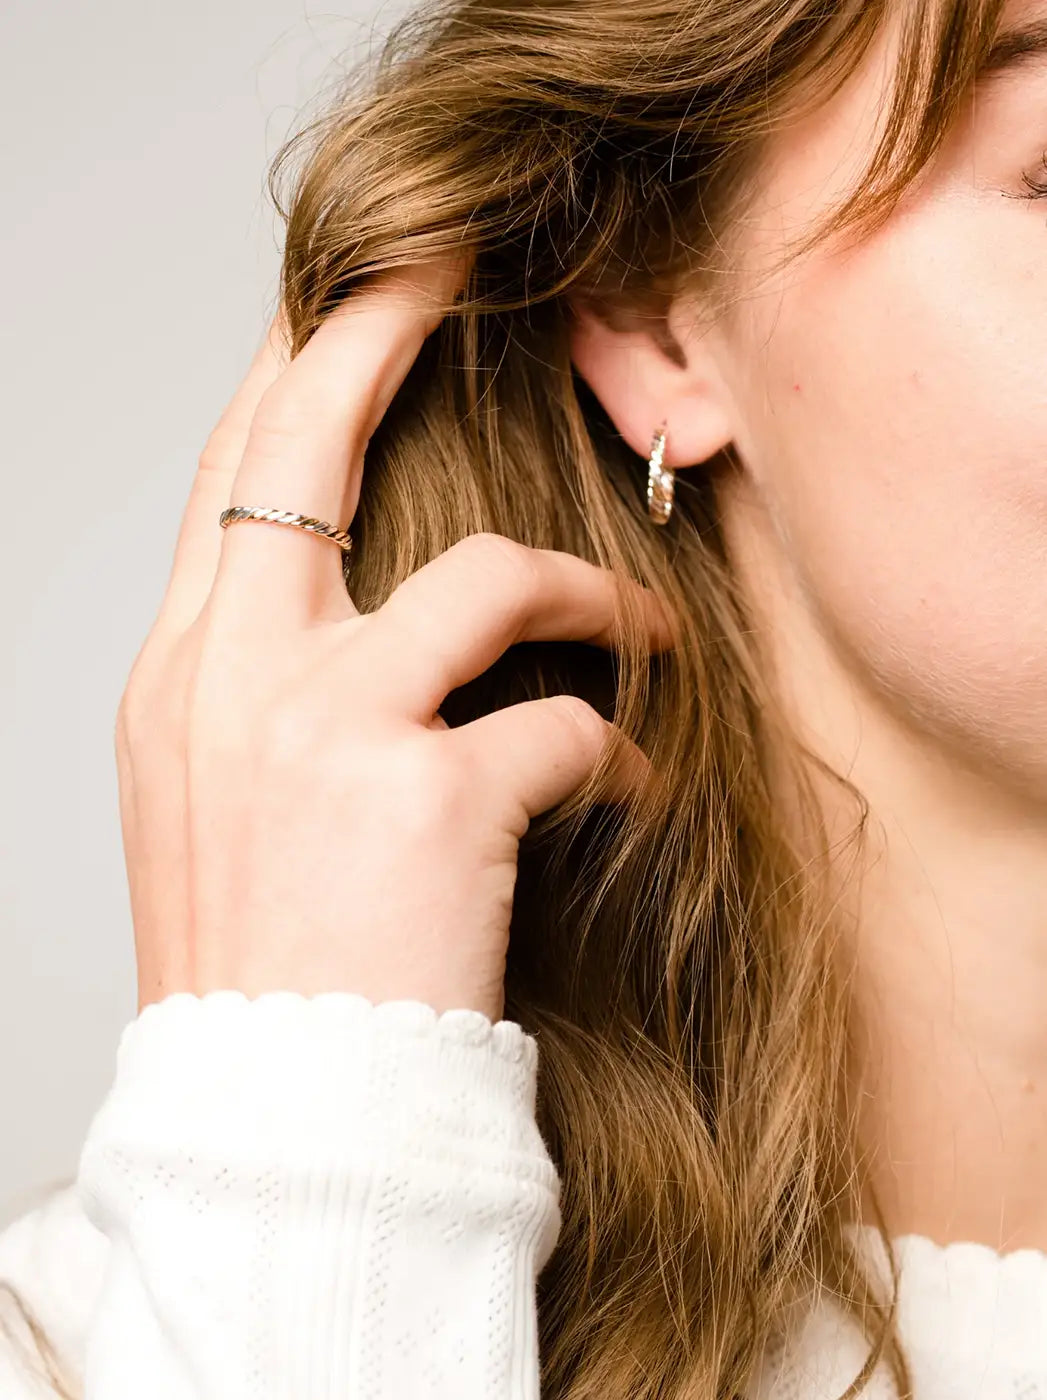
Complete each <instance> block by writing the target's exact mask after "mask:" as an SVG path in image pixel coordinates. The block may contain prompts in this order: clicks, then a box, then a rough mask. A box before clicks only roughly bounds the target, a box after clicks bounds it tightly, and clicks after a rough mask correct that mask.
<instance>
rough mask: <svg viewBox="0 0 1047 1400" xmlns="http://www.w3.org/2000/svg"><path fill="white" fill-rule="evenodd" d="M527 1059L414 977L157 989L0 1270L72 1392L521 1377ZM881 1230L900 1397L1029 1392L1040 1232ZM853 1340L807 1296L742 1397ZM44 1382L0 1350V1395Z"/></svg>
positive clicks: (531, 1249)
mask: <svg viewBox="0 0 1047 1400" xmlns="http://www.w3.org/2000/svg"><path fill="white" fill-rule="evenodd" d="M537 1058H538V1049H537V1044H536V1042H535V1040H534V1039H533V1037H531V1036H528V1035H526V1034H525V1033H524V1032H523V1031H522V1030H521V1028H520V1027H519V1026H518V1025H516V1024H515V1023H514V1022H510V1021H500V1022H498V1023H497V1024H495V1025H493V1026H492V1025H491V1023H490V1021H488V1020H487V1018H486V1017H485V1016H483V1015H482V1014H481V1013H480V1012H477V1011H468V1010H459V1011H448V1012H445V1013H444V1014H442V1015H440V1016H437V1014H436V1012H435V1011H434V1010H433V1009H432V1008H430V1007H428V1006H426V1005H424V1004H423V1003H422V1002H417V1001H397V1002H383V1003H381V1004H379V1005H377V1006H375V1005H373V1004H372V1003H371V1002H369V1001H367V1000H366V999H365V998H364V997H361V996H355V995H351V994H346V993H329V994H326V995H322V996H316V997H311V998H305V997H302V996H298V995H297V994H294V993H291V992H275V993H267V994H265V995H263V996H260V997H257V998H255V999H253V1000H249V999H248V998H246V997H244V996H242V995H241V994H240V993H238V992H232V991H228V992H224V991H223V992H212V993H209V994H208V995H207V996H205V997H202V998H198V997H194V996H190V995H187V994H181V993H180V994H178V995H174V996H170V997H167V998H166V999H165V1000H163V1001H161V1002H159V1003H157V1004H155V1005H153V1006H149V1007H147V1008H146V1009H145V1010H144V1011H143V1012H142V1013H141V1015H139V1016H138V1017H137V1019H136V1020H134V1021H132V1022H131V1024H130V1025H128V1026H127V1027H126V1028H125V1030H124V1032H123V1035H122V1037H121V1040H120V1045H119V1050H118V1053H117V1068H116V1076H115V1081H114V1083H113V1086H112V1088H111V1090H110V1092H109V1094H108V1096H107V1098H106V1099H105V1101H104V1102H103V1104H102V1106H101V1108H100V1109H99V1110H98V1113H97V1114H96V1116H95V1118H94V1120H93V1122H92V1124H91V1127H90V1130H89V1132H88V1135H87V1139H86V1142H85V1144H84V1148H83V1153H82V1156H81V1160H80V1170H79V1175H78V1179H77V1182H76V1185H75V1186H74V1187H70V1188H67V1189H66V1190H64V1191H61V1192H59V1193H57V1194H55V1195H53V1196H52V1197H51V1198H50V1199H49V1200H48V1201H47V1202H45V1203H44V1204H43V1205H41V1206H38V1207H37V1208H36V1209H34V1210H32V1211H30V1212H29V1213H28V1214H25V1215H23V1216H21V1217H20V1218H19V1219H17V1220H16V1221H15V1223H13V1224H12V1225H10V1226H8V1228H7V1230H6V1231H5V1232H4V1233H3V1234H2V1235H0V1278H6V1279H9V1280H11V1281H12V1282H13V1283H15V1285H16V1286H17V1287H18V1289H19V1290H20V1292H21V1293H22V1294H23V1296H24V1297H25V1298H26V1300H27V1301H28V1302H29V1303H30V1305H31V1306H32V1307H33V1308H34V1309H35V1310H36V1311H37V1313H38V1315H39V1317H40V1319H41V1321H42V1322H43V1324H44V1325H45V1327H46V1328H47V1329H48V1331H49V1332H50V1334H51V1336H52V1338H53V1339H54V1341H55V1342H56V1343H57V1345H58V1347H59V1348H60V1349H61V1351H62V1352H63V1353H64V1354H65V1356H66V1357H67V1358H68V1360H69V1364H70V1366H71V1369H72V1371H73V1373H74V1375H79V1376H82V1378H83V1385H84V1393H85V1395H86V1397H87V1400H335V1397H338V1400H538V1346H537V1333H536V1309H535V1281H536V1278H537V1275H538V1273H539V1271H540V1270H541V1268H542V1266H543V1265H544V1263H545V1262H546V1260H547V1259H548V1257H549V1255H550V1254H551V1252H552V1249H553V1246H554V1244H555V1242H556V1237H557V1233H558V1229H559V1224H560V1214H559V1208H558V1192H559V1182H558V1178H557V1173H556V1170H555V1167H554V1165H553V1163H552V1161H551V1159H550V1157H549V1154H548V1152H547V1149H546V1147H545V1144H544V1143H543V1141H542V1138H541V1136H540V1134H539V1132H538V1129H537V1126H536V1122H535V1118H534V1105H535V1085H536V1071H537ZM863 1238H866V1239H867V1240H868V1242H869V1243H870V1247H871V1248H873V1247H877V1246H874V1243H873V1242H874V1240H875V1237H874V1236H873V1235H872V1233H871V1232H865V1233H864V1234H863ZM900 1249H901V1256H902V1284H901V1314H900V1325H901V1329H902V1337H903V1340H904V1342H905V1344H906V1347H907V1351H908V1355H909V1358H910V1362H911V1365H912V1368H913V1372H914V1379H915V1387H916V1396H917V1400H1047V1255H1045V1254H1043V1253H1040V1252H1038V1251H1034V1250H1019V1251H1017V1252H1013V1253H1010V1254H1005V1255H1001V1254H997V1253H994V1252H993V1251H991V1250H989V1249H988V1248H986V1247H985V1246H982V1245H971V1244H954V1245H949V1246H946V1247H940V1246H937V1245H934V1244H931V1243H930V1242H929V1241H927V1240H924V1239H920V1238H917V1237H913V1236H910V1237H907V1238H906V1239H904V1240H903V1241H901V1242H900ZM863 1357H864V1351H863V1346H862V1344H861V1341H860V1339H859V1338H858V1337H857V1335H856V1334H855V1332H854V1331H853V1329H852V1328H851V1326H850V1324H848V1323H846V1322H845V1321H844V1319H843V1316H842V1314H841V1313H840V1312H839V1311H838V1310H837V1309H835V1308H834V1307H833V1306H832V1305H831V1303H829V1302H828V1301H824V1302H822V1303H819V1304H817V1305H816V1306H812V1307H811V1309H810V1310H809V1311H808V1312H807V1314H806V1316H805V1319H803V1320H801V1321H800V1322H799V1323H798V1325H797V1326H796V1328H795V1329H794V1331H793V1334H792V1336H791V1340H790V1343H789V1345H788V1346H787V1347H786V1348H784V1349H780V1350H779V1351H777V1352H776V1353H775V1354H774V1355H773V1356H768V1358H767V1363H766V1366H765V1367H764V1371H763V1374H762V1377H761V1378H760V1380H759V1382H758V1384H757V1388H756V1390H755V1392H754V1394H755V1397H757V1400H801V1397H802V1400H828V1397H836V1396H839V1395H841V1394H842V1393H843V1392H844V1390H846V1388H847V1385H848V1383H849V1382H850V1381H851V1380H852V1379H853V1377H854V1376H855V1374H856V1373H857V1371H858V1370H859V1369H860V1366H861V1362H862V1360H863ZM44 1393H45V1392H44V1391H42V1390H40V1389H38V1388H37V1387H36V1386H35V1385H34V1383H33V1382H32V1381H31V1380H30V1379H29V1377H28V1376H27V1375H26V1374H25V1373H24V1371H23V1368H22V1366H21V1365H20V1363H19V1361H18V1359H17V1353H16V1350H15V1349H14V1348H11V1347H8V1348H7V1349H6V1350H5V1351H4V1352H3V1353H0V1397H2V1400H29V1397H36V1396H39V1395H42V1394H44ZM892 1394H893V1391H892V1390H891V1388H890V1386H889V1383H888V1380H887V1377H886V1373H880V1374H878V1376H877V1379H876V1381H875V1383H874V1384H873V1385H872V1387H871V1388H870V1389H869V1391H868V1395H869V1397H870V1400H882V1397H887V1396H890V1395H892ZM609 1400H610V1398H609Z"/></svg>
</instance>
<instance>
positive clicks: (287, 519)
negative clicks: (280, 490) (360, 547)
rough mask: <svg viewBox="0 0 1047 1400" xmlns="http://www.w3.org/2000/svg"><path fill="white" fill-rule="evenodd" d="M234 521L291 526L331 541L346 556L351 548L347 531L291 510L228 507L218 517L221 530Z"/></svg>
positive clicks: (350, 540)
mask: <svg viewBox="0 0 1047 1400" xmlns="http://www.w3.org/2000/svg"><path fill="white" fill-rule="evenodd" d="M234 520H267V521H271V522H272V523H273V524H274V525H293V526H295V528H296V529H299V530H308V531H309V532H310V534H313V535H320V536H322V537H323V538H324V539H326V540H333V541H334V543H335V544H336V545H338V547H339V548H340V549H342V550H343V551H344V552H345V553H346V554H348V553H349V551H350V550H351V549H352V547H353V541H352V536H351V535H350V534H349V531H348V530H340V529H339V528H338V526H337V525H331V524H330V523H329V522H328V521H326V520H317V519H316V518H315V517H314V516H312V515H299V514H298V512H297V511H293V510H275V509H272V508H271V507H268V506H229V507H228V508H227V509H226V510H223V511H222V513H221V515H220V516H219V517H218V523H219V524H220V525H221V527H222V529H223V530H224V529H225V528H226V526H227V525H231V524H232V523H233V521H234Z"/></svg>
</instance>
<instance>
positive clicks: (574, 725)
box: [546, 694, 610, 748]
mask: <svg viewBox="0 0 1047 1400" xmlns="http://www.w3.org/2000/svg"><path fill="white" fill-rule="evenodd" d="M546 706H547V707H548V710H549V713H551V714H552V716H553V717H554V719H555V721H556V722H557V723H559V724H562V725H563V726H564V727H565V728H567V729H569V730H571V731H572V732H573V733H575V734H576V735H577V736H578V737H579V738H580V739H582V740H583V741H584V742H585V743H586V744H587V745H589V746H590V747H593V748H599V747H602V745H603V744H604V743H606V741H607V738H608V733H609V730H610V725H609V724H608V723H607V721H606V720H605V719H604V717H603V716H602V715H601V714H600V712H599V711H598V710H596V709H594V708H593V706H592V705H590V704H589V702H588V701H587V700H583V699H582V698H581V696H580V695H569V694H564V695H550V696H549V697H548V699H547V700H546Z"/></svg>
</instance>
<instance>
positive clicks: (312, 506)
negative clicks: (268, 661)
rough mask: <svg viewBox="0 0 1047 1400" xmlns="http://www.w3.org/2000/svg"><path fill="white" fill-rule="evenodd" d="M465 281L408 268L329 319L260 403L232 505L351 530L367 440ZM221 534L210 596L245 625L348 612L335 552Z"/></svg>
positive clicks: (297, 540) (283, 533)
mask: <svg viewBox="0 0 1047 1400" xmlns="http://www.w3.org/2000/svg"><path fill="white" fill-rule="evenodd" d="M461 281H462V269H461V267H460V266H459V265H458V263H453V264H450V265H448V264H445V263H443V262H438V263H427V264H424V265H415V266H412V267H409V268H400V269H397V270H396V271H395V272H393V273H385V274H383V275H382V276H381V278H380V279H379V280H378V281H377V282H376V284H374V285H373V286H370V287H368V288H367V289H366V290H364V291H361V292H355V293H353V294H352V295H351V296H350V297H349V298H348V300H347V301H346V302H344V303H343V305H342V306H340V307H339V308H338V309H337V310H336V311H333V312H331V313H330V314H329V315H328V316H327V318H326V319H325V320H324V321H323V322H322V323H321V324H320V326H319V327H318V328H317V330H316V331H315V332H314V333H313V335H312V336H311V338H310V340H309V342H308V344H307V345H306V346H305V347H304V349H303V350H302V351H301V353H300V354H299V355H297V356H296V357H295V359H294V360H292V362H291V364H290V365H289V366H288V367H287V369H286V370H284V372H283V373H282V374H281V375H280V376H279V378H278V379H277V380H276V381H275V382H274V383H273V384H272V385H270V386H269V388H268V389H266V391H265V392H264V393H263V395H262V398H261V400H260V402H259V404H258V408H257V410H256V412H255V415H254V419H253V421H252V423H251V427H250V431H249V433H248V439H247V445H246V448H245V450H244V454H243V458H242V460H241V462H240V466H239V468H238V470H237V473H236V477H235V479H234V482H233V490H232V504H234V505H238V506H246V507H263V508H272V509H276V510H289V511H296V512H299V513H301V514H302V515H306V516H312V517H314V518H317V519H320V520H324V521H327V522H329V523H331V524H334V525H337V526H338V527H339V528H341V529H346V528H347V526H348V523H349V521H350V520H351V519H352V516H353V514H354V512H355V510H356V504H357V501H358V499H359V494H360V481H361V476H362V469H363V456H364V450H365V448H366V446H367V442H368V440H369V438H370V437H371V434H372V433H373V432H374V430H375V428H376V427H377V425H378V423H379V422H380V420H381V418H382V415H383V414H384V413H385V411H386V409H387V408H388V406H389V403H390V402H391V401H392V398H393V396H394V395H395V393H396V391H397V389H398V388H399V386H400V385H401V384H402V382H403V380H404V378H405V377H406V375H407V372H408V370H409V369H410V367H411V365H412V364H413V362H414V360H415V358H416V357H417V354H418V351H419V349H420V348H421V345H422V343H423V341H424V340H425V338H426V336H428V335H429V334H430V333H431V332H432V331H433V330H434V329H435V328H436V327H437V326H438V325H439V323H440V321H441V320H442V318H443V314H444V308H445V306H446V304H447V303H448V302H449V301H450V300H451V299H452V298H453V296H454V293H455V291H456V290H457V288H458V286H459V285H460V284H461ZM223 533H224V538H223V540H222V547H221V555H220V558H219V563H218V570H217V574H216V577H215V586H214V595H213V596H214V602H215V605H216V607H220V608H228V609H230V610H232V611H233V612H234V613H235V614H236V619H237V621H238V623H241V624H242V623H244V622H245V621H250V620H253V621H254V622H256V623H258V624H259V625H261V626H263V627H266V628H268V627H270V626H271V625H272V624H273V623H274V622H278V621H280V622H283V623H285V624H287V623H290V624H292V625H303V624H305V623H307V622H309V621H314V620H316V619H317V618H318V617H321V616H328V617H330V616H332V615H333V616H346V615H351V614H352V612H353V607H352V603H351V601H350V600H349V598H348V595H347V594H346V590H345V585H344V582H343V574H342V558H341V550H340V548H339V547H338V546H337V545H336V544H334V543H332V542H331V541H329V540H326V539H323V538H318V537H316V536H315V535H313V534H312V533H310V532H308V531H305V530H300V529H294V528H289V527H288V526H286V525H280V524H277V523H275V522H273V523H271V522H264V521H261V522H260V521H255V522H238V523H235V524H234V525H232V526H231V527H230V528H229V529H227V530H226V531H224V532H223Z"/></svg>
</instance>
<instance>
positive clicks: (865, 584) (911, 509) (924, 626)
mask: <svg viewBox="0 0 1047 1400" xmlns="http://www.w3.org/2000/svg"><path fill="white" fill-rule="evenodd" d="M994 201H995V202H994ZM1001 206H1002V207H1001ZM1044 222H1045V220H1044V218H1043V217H1042V206H1038V207H1034V208H1033V207H1030V206H1029V205H1027V204H1019V205H1012V204H1011V203H1010V202H1009V201H1004V200H1003V199H1002V197H1001V196H1000V195H998V194H996V195H995V196H992V195H989V194H981V195H977V196H976V195H971V194H968V195H967V196H965V197H961V196H957V197H955V198H953V199H952V200H944V199H942V200H939V201H938V203H937V204H936V205H932V206H930V207H929V208H925V209H924V210H923V211H922V212H921V213H919V214H909V215H908V216H906V217H905V218H904V219H898V218H896V220H895V221H893V222H892V224H891V225H890V226H889V228H888V230H885V231H884V232H883V233H882V234H880V235H878V236H877V238H876V239H875V240H872V241H870V242H867V243H866V244H864V245H863V246H862V247H861V248H859V249H857V250H854V251H852V252H850V253H848V254H846V255H837V256H835V257H833V258H831V259H825V260H822V261H820V262H818V263H812V264H808V266H807V267H806V268H805V269H804V270H803V271H802V272H800V273H796V274H794V275H793V277H792V278H791V279H790V282H789V285H788V286H787V287H785V288H784V289H783V290H782V291H780V292H779V294H778V295H777V296H776V297H773V298H769V299H768V300H767V301H766V302H763V303H756V304H754V306H753V308H752V311H751V313H750V314H751V315H752V316H753V317H754V320H755V321H758V322H762V323H764V324H762V325H756V324H754V325H753V326H752V327H751V329H752V331H753V334H754V336H755V337H756V338H755V341H754V343H755V344H757V345H762V346H763V347H764V350H763V352H762V356H761V358H760V359H759V360H758V361H754V362H752V371H751V375H750V376H747V383H746V385H745V386H744V387H743V388H742V393H743V395H744V396H745V399H746V401H747V404H748V405H749V406H750V407H751V408H752V410H753V411H752V412H751V414H750V415H749V417H748V419H747V423H746V434H747V438H748V440H747V441H743V440H742V438H741V436H739V443H738V445H739V448H740V450H741V451H742V453H743V456H744V458H745V460H746V461H747V462H748V463H749V464H750V469H751V471H752V473H753V475H754V477H755V478H756V480H757V484H758V488H759V490H760V493H761V495H762V497H763V499H764V501H765V503H766V505H767V507H768V509H769V511H770V512H771V514H772V516H773V518H774V520H775V523H776V525H777V531H778V536H779V538H780V540H781V542H782V548H783V549H784V550H785V552H786V555H787V563H788V564H789V565H790V566H791V568H792V570H793V571H794V572H795V574H796V575H797V576H798V577H799V578H800V580H801V582H802V584H803V587H804V590H805V592H806V594H807V596H808V598H809V599H810V600H811V602H812V605H813V607H814V609H815V611H816V613H817V614H818V615H819V618H820V621H821V623H822V626H823V630H825V631H827V632H829V633H830V634H831V635H832V636H833V638H834V639H835V640H836V641H837V643H838V644H839V645H841V646H842V647H843V648H844V649H845V650H846V652H847V653H848V656H849V660H850V661H851V663H852V665H857V666H859V667H860V668H862V669H863V671H864V672H865V673H866V677H867V679H869V680H870V681H871V682H872V683H874V684H875V685H876V687H877V688H878V689H879V690H880V691H881V692H883V693H886V694H888V695H889V696H890V697H891V699H892V702H893V703H894V704H895V705H900V706H902V707H904V708H905V709H906V710H907V711H908V713H909V717H910V718H912V719H915V720H917V721H918V722H919V723H920V724H921V725H922V726H924V727H927V726H930V727H933V728H936V729H938V730H941V731H946V730H947V731H948V732H949V733H950V734H951V735H952V736H953V737H956V736H957V735H958V734H960V735H962V737H963V739H964V741H965V742H966V743H971V742H974V743H979V744H983V745H988V746H989V747H991V748H992V749H993V750H994V754H995V756H996V757H997V758H999V757H1000V754H1001V750H1002V748H1004V747H1006V748H1008V749H1010V750H1013V751H1014V752H1018V751H1020V752H1021V754H1022V761H1023V762H1028V761H1029V757H1030V753H1031V752H1033V751H1035V752H1036V753H1038V754H1040V755H1042V762H1043V764H1044V765H1045V767H1047V699H1045V697H1047V291H1045V279H1044V276H1043V272H1044V264H1045V262H1047V229H1045V228H1044V227H1043V225H1044Z"/></svg>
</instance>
